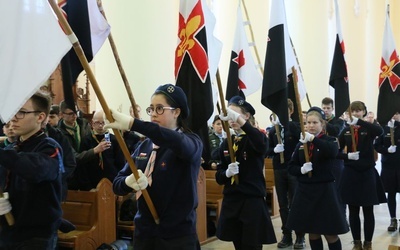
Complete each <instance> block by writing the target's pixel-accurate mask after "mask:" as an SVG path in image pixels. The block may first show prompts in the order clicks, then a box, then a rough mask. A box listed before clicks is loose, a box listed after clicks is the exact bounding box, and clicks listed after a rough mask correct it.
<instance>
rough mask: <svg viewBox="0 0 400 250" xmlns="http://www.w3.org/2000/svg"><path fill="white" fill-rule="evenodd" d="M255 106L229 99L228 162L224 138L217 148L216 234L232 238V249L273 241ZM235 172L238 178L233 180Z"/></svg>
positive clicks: (263, 151) (264, 144)
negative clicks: (219, 205)
mask: <svg viewBox="0 0 400 250" xmlns="http://www.w3.org/2000/svg"><path fill="white" fill-rule="evenodd" d="M254 114H255V110H254V108H253V107H252V106H251V105H250V104H249V103H248V102H246V101H245V100H244V99H243V98H242V97H240V96H234V97H232V98H231V99H230V100H229V108H228V109H227V115H226V116H222V115H221V116H220V117H221V119H222V120H224V121H228V120H229V125H230V127H231V128H232V129H233V130H234V131H235V135H233V136H232V137H233V141H234V145H233V150H234V151H235V158H236V159H235V161H236V162H231V161H230V157H229V154H228V153H227V152H228V145H227V142H226V140H225V141H224V142H223V143H222V145H221V148H220V157H221V165H219V166H218V168H217V172H216V174H215V177H216V180H217V182H218V184H220V185H224V191H223V194H224V199H223V201H222V208H221V215H220V217H219V221H218V227H217V237H218V238H219V239H221V240H224V241H233V244H234V246H235V249H252V250H253V249H254V250H261V249H262V244H272V243H276V238H275V232H274V228H273V226H272V223H271V218H270V215H269V213H268V208H267V203H266V201H265V197H266V186H265V179H264V174H263V171H264V158H265V155H266V152H267V147H268V143H267V137H266V136H265V135H264V134H262V133H261V132H260V131H259V130H258V129H257V128H256V127H254V117H253V116H254ZM235 175H237V176H238V179H239V182H236V181H234V176H235Z"/></svg>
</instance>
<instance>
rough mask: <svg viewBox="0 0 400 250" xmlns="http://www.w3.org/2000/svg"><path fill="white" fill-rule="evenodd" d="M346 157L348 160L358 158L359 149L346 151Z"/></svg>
mask: <svg viewBox="0 0 400 250" xmlns="http://www.w3.org/2000/svg"><path fill="white" fill-rule="evenodd" d="M347 158H349V160H353V161H357V160H358V159H360V151H357V152H352V153H348V154H347Z"/></svg>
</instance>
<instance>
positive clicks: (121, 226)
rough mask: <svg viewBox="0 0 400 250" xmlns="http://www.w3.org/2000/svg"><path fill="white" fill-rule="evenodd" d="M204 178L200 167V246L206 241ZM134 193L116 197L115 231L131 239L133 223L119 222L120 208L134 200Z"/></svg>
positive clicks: (198, 225)
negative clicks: (127, 233) (123, 233)
mask: <svg viewBox="0 0 400 250" xmlns="http://www.w3.org/2000/svg"><path fill="white" fill-rule="evenodd" d="M205 182H206V177H205V173H204V169H203V168H201V167H200V171H199V176H198V178H197V197H198V206H197V210H196V213H197V224H196V228H197V236H198V238H199V242H200V244H203V243H204V242H206V241H207V217H206V216H207V214H206V213H207V211H206V210H207V209H206V184H205ZM134 195H135V194H134V193H130V194H128V195H125V196H117V208H118V211H117V231H127V232H130V234H131V235H132V237H133V231H134V230H135V225H134V223H133V221H121V220H120V208H121V205H122V203H123V202H124V201H126V200H127V199H131V198H133V199H134Z"/></svg>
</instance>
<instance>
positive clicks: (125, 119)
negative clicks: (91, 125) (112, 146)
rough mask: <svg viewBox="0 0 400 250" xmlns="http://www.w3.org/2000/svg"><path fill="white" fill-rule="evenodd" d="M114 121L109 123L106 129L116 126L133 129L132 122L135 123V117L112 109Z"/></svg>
mask: <svg viewBox="0 0 400 250" xmlns="http://www.w3.org/2000/svg"><path fill="white" fill-rule="evenodd" d="M110 111H111V114H112V117H113V118H114V120H115V121H114V122H112V123H107V124H106V125H105V126H104V129H109V128H114V129H119V130H128V131H129V130H131V124H133V117H132V116H130V115H125V114H122V113H120V112H118V111H115V110H113V109H110Z"/></svg>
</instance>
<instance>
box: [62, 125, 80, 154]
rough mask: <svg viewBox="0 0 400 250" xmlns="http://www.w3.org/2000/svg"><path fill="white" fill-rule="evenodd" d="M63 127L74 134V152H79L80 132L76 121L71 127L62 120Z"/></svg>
mask: <svg viewBox="0 0 400 250" xmlns="http://www.w3.org/2000/svg"><path fill="white" fill-rule="evenodd" d="M63 123H64V126H65V128H66V129H67V131H68V133H70V134H71V135H73V136H74V142H75V148H76V152H80V147H81V133H80V127H79V125H78V123H77V122H76V121H75V124H74V126H73V127H71V126H68V125H67V124H66V123H65V121H63Z"/></svg>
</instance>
